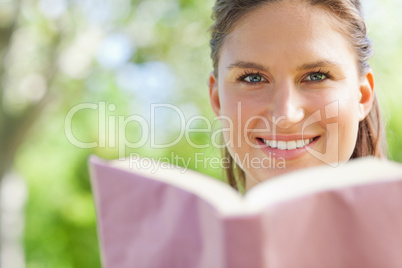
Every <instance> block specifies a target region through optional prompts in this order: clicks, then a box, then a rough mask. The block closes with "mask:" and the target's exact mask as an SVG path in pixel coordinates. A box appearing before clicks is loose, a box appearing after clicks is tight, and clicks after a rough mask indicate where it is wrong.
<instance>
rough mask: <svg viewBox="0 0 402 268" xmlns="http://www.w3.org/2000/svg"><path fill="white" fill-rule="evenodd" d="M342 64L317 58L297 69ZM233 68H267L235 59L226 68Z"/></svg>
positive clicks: (266, 68)
mask: <svg viewBox="0 0 402 268" xmlns="http://www.w3.org/2000/svg"><path fill="white" fill-rule="evenodd" d="M341 66H342V64H340V63H338V62H336V61H333V60H319V61H316V62H311V63H305V64H303V65H301V66H299V67H298V68H297V70H298V71H302V70H309V69H314V68H319V67H338V68H340V67H341ZM234 68H240V69H256V70H260V71H264V72H267V71H268V70H269V68H268V67H265V66H264V65H262V64H259V63H255V62H249V61H241V60H240V61H236V62H234V63H232V64H230V65H229V66H228V67H227V68H226V69H228V70H231V69H234Z"/></svg>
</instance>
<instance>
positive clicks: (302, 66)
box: [297, 60, 342, 71]
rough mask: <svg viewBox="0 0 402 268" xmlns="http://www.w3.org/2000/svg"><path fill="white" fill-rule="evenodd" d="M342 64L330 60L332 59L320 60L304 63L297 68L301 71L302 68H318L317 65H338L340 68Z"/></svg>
mask: <svg viewBox="0 0 402 268" xmlns="http://www.w3.org/2000/svg"><path fill="white" fill-rule="evenodd" d="M341 66H342V64H340V63H338V62H336V61H332V60H320V61H316V62H312V63H306V64H303V65H301V66H300V67H299V68H297V70H298V71H303V70H309V69H314V68H319V67H338V68H340V67H341Z"/></svg>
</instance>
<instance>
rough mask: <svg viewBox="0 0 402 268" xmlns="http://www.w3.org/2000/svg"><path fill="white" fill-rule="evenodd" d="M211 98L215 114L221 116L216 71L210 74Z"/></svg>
mask: <svg viewBox="0 0 402 268" xmlns="http://www.w3.org/2000/svg"><path fill="white" fill-rule="evenodd" d="M208 84H209V100H210V102H211V107H212V110H213V111H214V113H215V115H217V116H219V114H220V110H221V103H220V100H219V92H218V81H217V79H216V77H215V75H214V72H211V73H210V75H209V82H208Z"/></svg>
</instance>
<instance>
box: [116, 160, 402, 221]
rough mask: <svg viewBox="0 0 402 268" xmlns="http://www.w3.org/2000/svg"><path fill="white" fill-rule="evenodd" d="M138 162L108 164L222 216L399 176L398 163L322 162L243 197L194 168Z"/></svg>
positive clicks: (151, 161)
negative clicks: (197, 201)
mask: <svg viewBox="0 0 402 268" xmlns="http://www.w3.org/2000/svg"><path fill="white" fill-rule="evenodd" d="M142 161H149V163H148V164H145V163H146V162H144V165H142V166H146V167H147V168H144V167H142V168H136V167H133V166H130V163H129V161H127V160H124V161H121V160H114V161H111V162H110V164H111V165H112V166H114V167H117V168H119V169H123V170H127V171H130V172H133V173H136V174H140V175H143V176H145V177H148V178H151V179H153V180H157V181H161V182H166V183H169V184H171V185H174V186H176V187H178V188H181V189H184V190H186V191H188V192H190V193H194V194H196V195H198V196H199V197H201V198H202V199H204V200H205V201H207V202H209V203H210V204H211V205H213V206H214V207H215V208H216V209H217V210H218V211H219V212H220V214H221V215H222V216H229V215H230V216H234V215H247V214H256V213H259V212H260V211H262V210H263V209H264V208H266V207H267V206H269V205H270V204H274V203H279V202H282V201H286V200H290V199H292V198H297V197H301V196H304V195H307V194H310V193H315V192H322V191H325V190H330V189H339V188H343V187H347V186H354V185H362V184H368V183H375V182H379V181H391V180H396V179H402V165H401V164H398V163H393V162H390V161H387V160H380V159H378V158H371V157H366V158H361V159H356V160H352V161H349V162H348V163H346V164H344V165H342V166H338V167H336V168H334V167H331V166H327V165H323V166H318V167H312V168H306V169H302V170H298V171H294V172H291V173H287V174H284V175H281V176H278V177H275V178H272V179H269V180H267V181H265V182H262V183H260V184H259V185H257V186H255V187H254V188H252V189H251V190H249V191H248V192H247V194H246V196H245V197H243V196H242V195H241V194H240V193H238V192H236V191H235V190H234V189H232V188H231V187H230V186H229V185H227V184H226V183H224V182H221V181H219V180H217V179H214V178H211V177H208V176H206V175H204V174H201V173H198V172H196V171H193V170H185V169H184V168H181V167H177V166H173V165H170V164H168V163H163V164H161V162H157V161H155V160H153V159H147V158H143V159H142Z"/></svg>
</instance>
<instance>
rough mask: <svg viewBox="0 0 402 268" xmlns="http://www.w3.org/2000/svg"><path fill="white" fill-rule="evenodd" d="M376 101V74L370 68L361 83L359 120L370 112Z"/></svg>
mask: <svg viewBox="0 0 402 268" xmlns="http://www.w3.org/2000/svg"><path fill="white" fill-rule="evenodd" d="M373 101H374V74H373V71H372V70H371V69H370V70H369V71H368V72H367V74H366V75H365V76H364V77H363V79H362V81H361V83H360V101H359V121H362V120H363V119H364V118H366V116H367V115H368V114H369V113H370V110H371V107H372V106H373Z"/></svg>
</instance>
